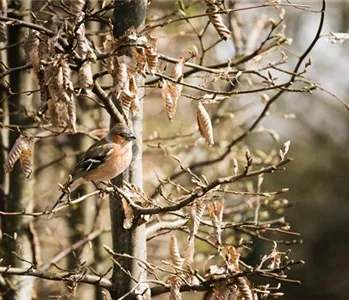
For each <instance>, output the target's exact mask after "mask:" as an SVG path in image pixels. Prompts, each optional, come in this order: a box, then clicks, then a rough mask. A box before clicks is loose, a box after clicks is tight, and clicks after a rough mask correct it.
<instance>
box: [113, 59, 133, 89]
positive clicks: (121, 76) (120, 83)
mask: <svg viewBox="0 0 349 300" xmlns="http://www.w3.org/2000/svg"><path fill="white" fill-rule="evenodd" d="M111 75H112V77H113V90H114V91H116V92H117V93H118V92H120V91H121V90H123V89H128V84H129V77H128V72H127V63H126V61H125V55H124V56H122V57H117V58H115V59H114V67H113V73H112V74H111Z"/></svg>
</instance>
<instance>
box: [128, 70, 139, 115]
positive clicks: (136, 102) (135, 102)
mask: <svg viewBox="0 0 349 300" xmlns="http://www.w3.org/2000/svg"><path fill="white" fill-rule="evenodd" d="M129 87H130V92H131V94H133V95H135V97H134V98H133V101H132V103H131V109H132V111H133V112H137V111H138V110H139V108H140V103H139V98H138V89H137V82H136V79H135V76H132V77H131V78H130V82H129Z"/></svg>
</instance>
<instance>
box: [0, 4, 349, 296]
mask: <svg viewBox="0 0 349 300" xmlns="http://www.w3.org/2000/svg"><path fill="white" fill-rule="evenodd" d="M226 2H228V1H226ZM236 2H237V3H236V5H237V6H236V7H239V6H241V5H249V4H251V5H253V4H259V3H264V1H253V2H250V1H236ZM184 3H186V1H184ZM292 3H293V2H292ZM294 3H299V4H305V5H310V6H311V7H312V9H314V10H319V9H320V7H321V3H320V1H306V2H305V1H295V2H294ZM327 5H328V7H327V11H326V19H325V25H324V29H323V31H322V32H323V37H322V38H321V39H320V40H319V41H318V43H317V44H316V46H315V48H314V49H313V51H312V52H311V53H310V57H311V59H312V65H311V66H310V67H309V68H308V69H307V74H306V76H307V78H309V79H311V80H314V82H316V83H319V84H320V85H321V86H322V87H324V88H325V89H326V90H328V91H330V92H332V93H334V94H336V95H337V96H338V97H341V98H342V99H344V101H346V102H348V100H347V94H346V93H347V92H349V77H348V76H347V72H348V71H347V70H348V69H349V56H348V52H349V42H344V43H343V44H332V43H331V42H330V41H329V39H328V36H327V35H328V33H329V32H343V33H346V32H349V1H329V2H328V3H327ZM174 9H178V1H165V0H152V1H151V4H150V5H149V7H148V12H147V21H146V23H149V22H152V21H153V20H158V19H159V18H161V16H163V15H166V13H170V12H171V11H173V10H174ZM190 13H192V14H194V13H196V11H195V8H193V10H191V11H190ZM278 15H279V11H276V10H275V9H273V8H264V9H258V10H257V9H256V10H247V11H241V12H239V13H238V18H237V20H238V22H239V25H240V26H241V30H242V32H243V39H245V40H247V41H248V43H250V47H252V49H253V47H255V45H258V43H259V42H260V41H261V40H262V39H263V37H264V35H265V32H264V28H265V27H264V26H266V25H265V24H267V23H268V20H269V19H270V18H272V17H274V18H277V16H278ZM195 22H196V21H194V23H195ZM197 22H201V21H197ZM318 22H319V14H318V13H309V12H307V11H303V10H300V9H294V8H286V18H285V24H286V29H285V35H286V37H287V38H292V45H291V46H290V47H288V49H290V50H291V52H292V53H297V54H300V53H302V52H304V50H305V48H306V47H307V46H308V45H309V43H310V42H311V40H312V39H313V37H314V34H315V32H316V30H317V26H318ZM89 29H90V30H92V31H94V30H95V31H96V29H95V28H93V27H92V28H89ZM97 31H98V28H97ZM208 32H209V35H208V36H209V38H208V39H207V40H206V41H205V40H204V43H207V44H210V43H211V42H212V41H213V40H214V39H215V38H217V33H216V32H215V31H214V29H213V28H210V29H209V31H208ZM152 34H153V35H154V36H156V37H157V38H158V53H165V54H166V55H168V56H171V57H179V56H181V55H182V56H185V55H187V53H188V52H187V50H188V49H192V48H193V46H194V44H195V43H196V47H198V45H197V40H196V35H195V34H194V33H193V32H192V29H191V27H190V26H189V25H188V24H186V23H185V22H182V23H180V24H179V23H176V24H173V25H170V26H167V27H165V29H164V28H158V29H155V30H154V31H153V32H152ZM101 36H103V35H101ZM212 36H214V37H215V38H212ZM89 38H90V39H91V40H94V42H95V43H96V45H97V47H98V46H99V47H101V43H100V40H98V38H97V37H96V36H94V35H93V34H91V36H89ZM235 46H236V45H234V43H233V41H232V40H231V39H229V40H227V41H223V42H221V43H219V44H218V45H217V46H216V47H214V48H213V49H212V50H211V51H208V53H207V55H206V58H205V60H204V62H205V63H207V64H214V63H221V62H224V61H226V60H227V59H229V58H232V57H234V55H235V52H236V47H235ZM292 53H291V54H289V53H288V55H289V62H288V63H287V64H286V65H285V68H286V66H288V64H290V65H294V62H295V58H294V57H293V55H292ZM271 57H273V56H271ZM196 63H198V61H196ZM249 63H251V64H252V65H253V63H254V62H249ZM245 67H247V66H245ZM95 68H97V66H95ZM160 68H161V69H164V68H166V62H164V61H162V62H161V64H160ZM289 68H290V67H289ZM283 76H284V75H283V74H282V73H280V74H277V75H276V77H279V78H283ZM147 80H149V81H150V80H151V79H147ZM243 80H244V79H243ZM246 81H248V80H247V79H246ZM191 83H193V84H195V79H193V80H192V81H191ZM244 83H245V84H246V82H244ZM103 85H104V86H108V85H110V81H108V80H106V81H104V82H103ZM184 93H187V94H189V93H190V92H189V91H188V90H186V89H184ZM266 94H268V93H266ZM34 95H35V93H34ZM28 97H32V95H29V96H28ZM233 97H234V98H235V99H234V101H230V102H229V103H228V104H227V103H226V104H225V107H224V110H223V109H222V111H223V112H224V114H225V115H226V117H224V116H223V117H222V116H220V118H218V119H219V120H220V121H219V122H220V123H219V124H218V125H217V127H216V129H215V131H214V133H215V136H217V137H219V139H220V140H221V142H222V143H223V144H224V140H225V139H226V140H230V139H231V137H234V136H238V135H239V134H240V133H241V132H243V131H244V130H245V129H246V128H247V126H249V125H250V123H251V120H252V119H254V118H256V117H257V116H258V115H259V113H260V111H261V109H262V108H263V104H264V103H263V101H262V100H261V99H262V98H263V95H262V94H259V95H258V97H259V99H256V97H257V95H256V94H252V95H241V96H240V95H238V96H233ZM83 99H84V97H83V96H81V101H79V107H80V108H79V109H81V110H82V109H84V110H85V111H87V110H88V111H89V113H84V114H80V115H78V124H83V125H82V127H83V128H84V130H86V131H88V130H92V129H96V128H104V129H105V130H104V131H103V132H102V133H101V132H100V131H92V132H91V134H93V135H96V136H102V135H103V133H105V132H106V129H107V128H108V126H109V119H108V117H107V114H106V113H105V112H102V111H101V110H100V109H99V108H97V107H96V106H95V105H94V104H91V103H92V102H91V101H90V102H88V101H83ZM188 100H189V99H188V98H183V97H182V98H181V101H180V103H179V104H178V107H177V113H176V116H175V118H174V122H173V123H171V124H170V123H169V122H168V119H167V117H166V114H165V113H164V108H163V105H162V99H161V91H160V90H159V89H158V90H156V89H151V88H146V89H145V98H144V121H143V126H144V132H143V134H144V135H143V139H144V148H143V151H144V154H143V155H144V161H143V168H144V171H143V172H144V190H145V192H147V193H149V194H151V193H152V192H153V190H154V188H155V187H156V186H157V184H158V182H157V177H158V176H159V177H161V178H165V177H166V176H168V174H169V173H171V170H173V169H174V168H175V167H176V166H177V163H176V162H175V161H174V160H173V159H172V158H171V155H172V154H173V155H180V157H181V159H183V162H184V163H185V164H187V165H188V164H190V163H193V162H195V161H201V160H203V159H205V157H210V155H211V154H212V153H213V152H212V151H213V150H210V149H209V150H207V149H206V150H205V151H203V150H202V149H200V148H197V147H195V146H196V145H197V144H196V142H197V141H196V140H195V139H194V138H196V139H197V138H198V136H199V134H198V133H197V125H196V114H195V107H194V105H193V103H192V101H188ZM34 104H35V100H34ZM37 106H38V105H37ZM207 109H208V111H209V112H210V114H211V116H212V115H214V114H215V113H217V115H218V116H219V114H220V111H219V109H217V110H216V104H214V105H212V106H211V105H208V106H207ZM260 125H261V126H263V127H264V128H266V129H268V130H269V129H270V130H271V131H270V132H271V133H272V135H274V136H275V134H276V133H277V135H278V136H279V139H278V141H275V139H273V138H271V135H268V134H252V135H250V136H249V137H248V138H247V139H246V145H247V146H246V145H244V146H241V148H240V146H239V147H238V150H236V151H240V150H241V151H240V152H241V153H242V152H243V151H242V150H244V149H246V148H247V147H248V148H249V149H250V150H251V153H252V154H253V155H255V156H258V155H259V154H258V153H259V152H258V151H263V152H265V153H267V154H268V153H270V152H271V151H272V149H276V150H278V149H279V148H280V146H281V145H282V144H283V143H284V142H285V141H287V140H290V141H291V147H290V151H289V153H288V155H289V156H291V157H293V158H294V161H293V162H292V163H291V164H289V165H288V166H287V171H286V172H283V173H277V175H268V176H266V179H265V180H264V183H263V189H264V190H267V191H268V190H279V189H281V188H286V187H287V188H290V190H289V191H288V192H287V193H286V194H283V195H282V197H284V198H287V199H288V201H289V204H290V205H287V206H289V207H287V208H285V209H280V210H279V211H277V210H276V211H275V212H274V213H275V215H278V213H283V214H284V215H285V218H286V220H287V222H289V223H290V224H291V230H292V231H295V232H300V233H301V240H302V243H300V244H294V245H290V246H287V247H290V248H291V249H292V257H293V258H294V259H302V260H304V261H305V264H304V265H302V266H296V267H295V268H293V269H292V271H291V272H290V277H291V278H295V279H300V280H301V281H302V285H301V286H297V285H292V284H283V291H285V296H283V297H282V299H286V300H288V299H289V300H291V299H320V300H321V299H324V300H325V299H326V300H327V299H347V294H348V290H349V263H348V259H347V256H348V248H349V231H348V227H349V218H348V214H349V203H348V197H349V185H348V168H349V154H348V151H347V149H348V147H349V136H348V132H349V122H348V110H347V109H346V108H345V107H343V105H341V104H340V103H339V102H338V101H337V100H336V99H335V98H334V97H333V96H331V95H330V94H329V93H326V92H325V91H321V90H319V89H318V90H313V91H312V92H311V93H310V92H308V93H285V94H284V95H283V96H282V98H281V99H280V100H278V101H277V103H276V105H275V106H273V109H272V110H271V112H270V114H269V115H268V116H267V117H266V118H265V119H264V120H263V121H262V123H261V124H260ZM2 130H3V129H2ZM275 132H276V133H275ZM175 135H187V136H188V139H187V140H186V139H179V140H180V141H179V140H177V138H171V139H168V140H167V138H168V137H173V136H175ZM193 137H194V138H193ZM91 142H92V139H90V137H88V136H86V135H85V134H77V135H74V136H72V135H62V136H59V137H57V138H56V137H53V138H47V139H42V140H40V142H39V143H37V145H36V154H35V164H34V165H35V166H36V167H35V171H34V172H35V175H36V188H35V198H36V202H35V209H36V210H37V211H41V210H45V209H46V208H47V207H49V206H50V205H51V204H52V203H53V201H54V200H55V199H56V197H57V195H58V187H57V183H58V182H62V181H63V180H64V178H65V177H66V175H67V174H68V173H69V170H70V169H71V167H72V166H73V165H74V164H75V162H76V157H79V155H81V153H82V151H83V150H84V149H86V148H87V147H88V146H89V145H90V144H91ZM210 151H211V152H210ZM42 153H44V154H45V155H41V154H42ZM241 153H240V154H241ZM261 155H262V154H261ZM52 161H54V162H55V164H52V165H48V166H46V165H47V164H48V163H50V162H52ZM40 166H45V167H44V168H41V167H40ZM231 168H232V167H231V166H227V165H224V164H218V166H217V168H211V169H210V167H207V168H204V170H203V171H202V173H204V174H205V176H207V177H208V178H215V177H216V176H218V175H217V174H220V173H221V172H223V173H224V172H227V171H229V170H230V169H231ZM186 179H187V178H181V179H180V180H179V182H180V183H182V184H185V183H187V182H186V181H185V180H186ZM248 184H249V183H246V186H245V187H244V188H246V189H248V187H249V186H248ZM251 184H252V183H251ZM253 184H254V183H253ZM92 190H93V187H90V186H88V187H86V188H85V190H81V191H80V192H81V193H85V192H88V191H92ZM239 200H241V199H240V198H236V199H235V201H237V202H239ZM107 209H108V204H107V200H100V199H98V200H96V199H88V200H87V201H84V202H83V203H81V204H79V206H73V207H72V208H71V209H69V210H66V211H63V212H59V213H57V214H55V216H54V217H53V220H48V219H46V218H38V219H36V220H35V225H36V226H37V229H38V235H39V236H40V239H41V247H42V248H44V249H45V250H44V251H43V253H42V260H43V261H47V260H48V258H50V257H52V254H53V253H57V252H59V251H58V249H64V248H66V247H68V246H69V245H70V244H72V243H74V242H76V241H79V240H80V239H81V236H82V235H83V234H87V233H89V232H93V230H94V229H96V228H108V226H109V223H108V222H109V221H108V218H105V217H103V216H104V215H105V214H106V215H109V213H108V211H107ZM95 211H98V214H99V215H95ZM101 216H102V217H101ZM236 221H238V220H236ZM347 226H348V227H347ZM72 228H73V229H74V230H71V229H72ZM184 238H185V236H184V235H183V240H184ZM252 240H253V238H252ZM108 243H110V237H109V235H102V236H101V237H100V238H95V239H93V241H92V242H91V245H90V244H87V245H86V246H85V247H84V248H81V249H79V251H76V253H75V254H71V255H70V256H68V259H67V261H66V265H67V268H79V267H81V264H83V262H82V261H79V259H78V257H79V256H82V257H83V260H87V261H88V263H89V264H90V266H92V267H94V268H95V270H97V271H99V272H103V271H105V270H106V268H107V267H106V265H107V264H108V261H106V260H105V259H106V257H107V255H106V253H104V252H103V248H102V244H108ZM201 247H202V248H201ZM92 248H93V249H94V250H95V251H90V250H91V249H92ZM270 248H271V244H270V243H263V242H261V241H259V240H255V244H254V247H253V251H251V252H249V251H247V252H246V253H245V255H246V259H245V260H246V262H247V263H249V264H252V265H253V264H256V263H257V262H258V261H259V259H260V256H261V255H262V254H265V253H266V252H268V251H270ZM96 249H100V250H99V251H98V250H96ZM198 249H199V250H201V251H202V252H203V253H205V251H206V249H205V247H204V246H203V245H202V246H201V244H199V246H198ZM247 254H248V255H247ZM168 255H169V253H168V237H159V238H154V239H152V240H151V241H150V242H149V248H148V257H149V259H150V260H162V259H167V258H168ZM196 259H197V263H198V264H200V263H201V262H202V261H200V257H197V258H196ZM38 284H39V285H42V286H41V289H40V291H41V292H42V293H43V294H42V296H41V297H46V296H47V294H46V291H44V289H43V288H42V287H43V286H45V287H48V288H49V290H50V291H57V290H61V289H64V287H63V284H62V286H60V285H59V284H57V283H55V282H49V283H44V282H43V281H39V283H38ZM92 292H93V290H92V287H90V286H84V289H82V290H81V291H79V293H80V294H79V295H80V296H79V297H80V299H89V298H87V297H90V296H87V295H91V293H92ZM183 295H184V299H189V297H190V298H193V295H192V294H185V293H184V294H183ZM98 297H101V296H100V292H97V296H96V299H102V298H98ZM38 299H45V298H40V295H39V297H38ZM164 299H165V298H164Z"/></svg>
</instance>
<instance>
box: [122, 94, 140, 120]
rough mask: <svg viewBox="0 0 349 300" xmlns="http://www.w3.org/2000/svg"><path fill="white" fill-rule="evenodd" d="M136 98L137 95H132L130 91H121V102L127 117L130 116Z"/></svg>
mask: <svg viewBox="0 0 349 300" xmlns="http://www.w3.org/2000/svg"><path fill="white" fill-rule="evenodd" d="M136 97H137V95H135V94H132V93H131V92H130V91H129V90H121V93H120V97H119V100H120V103H121V107H122V109H123V111H124V113H125V114H126V115H128V112H129V110H130V108H131V105H132V103H134V101H135V100H134V99H135V98H136Z"/></svg>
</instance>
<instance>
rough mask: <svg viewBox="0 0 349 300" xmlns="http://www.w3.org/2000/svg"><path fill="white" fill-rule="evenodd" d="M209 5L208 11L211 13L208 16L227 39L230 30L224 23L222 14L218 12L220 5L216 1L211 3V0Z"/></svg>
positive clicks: (219, 32) (222, 36) (222, 37)
mask: <svg viewBox="0 0 349 300" xmlns="http://www.w3.org/2000/svg"><path fill="white" fill-rule="evenodd" d="M207 5H208V7H207V10H206V13H207V14H209V16H208V17H209V19H210V21H211V23H212V25H213V26H214V28H215V29H216V30H217V32H218V34H219V36H220V37H221V39H223V40H227V39H228V38H229V37H230V31H229V29H228V28H227V26H225V25H224V23H223V20H222V16H221V14H217V13H218V12H219V7H218V6H217V4H215V3H212V2H211V3H209V1H208V2H207Z"/></svg>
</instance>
